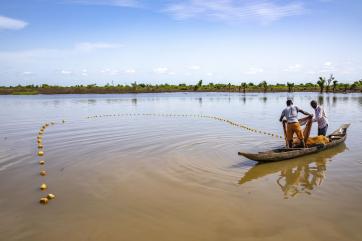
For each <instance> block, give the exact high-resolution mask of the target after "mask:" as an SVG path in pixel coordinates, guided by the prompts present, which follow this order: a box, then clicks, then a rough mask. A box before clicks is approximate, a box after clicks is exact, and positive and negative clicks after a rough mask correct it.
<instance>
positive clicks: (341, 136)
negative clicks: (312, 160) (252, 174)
mask: <svg viewBox="0 0 362 241" xmlns="http://www.w3.org/2000/svg"><path fill="white" fill-rule="evenodd" d="M349 126H350V124H343V125H341V126H340V127H339V128H338V129H337V130H336V131H334V132H333V133H332V134H330V135H328V136H327V137H328V138H329V140H330V142H329V143H328V144H322V145H316V146H313V147H309V148H278V149H274V150H271V151H265V152H259V153H247V152H239V155H242V156H245V157H246V158H248V159H251V160H254V161H257V162H275V161H283V160H288V159H293V158H296V157H300V156H305V155H309V154H313V153H317V152H320V151H324V150H326V149H330V148H333V147H335V146H337V145H339V144H341V143H344V141H345V140H346V138H347V129H348V127H349Z"/></svg>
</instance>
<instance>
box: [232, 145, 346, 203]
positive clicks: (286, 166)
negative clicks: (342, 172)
mask: <svg viewBox="0 0 362 241" xmlns="http://www.w3.org/2000/svg"><path fill="white" fill-rule="evenodd" d="M345 149H346V145H345V144H344V143H343V144H341V145H339V146H337V147H336V148H334V149H331V150H326V151H324V152H321V153H318V154H314V155H310V156H308V157H307V158H303V159H301V158H298V159H294V160H286V161H280V162H274V163H263V164H257V165H255V166H254V167H252V168H251V169H250V170H249V171H247V172H246V173H245V175H244V176H243V177H242V178H241V179H240V181H239V184H240V185H243V184H245V183H247V182H250V181H252V180H255V179H259V178H262V177H266V176H269V175H271V174H274V173H279V176H278V177H275V178H276V180H275V182H276V184H277V185H278V186H279V187H280V189H281V191H282V193H283V195H284V198H289V197H295V196H296V195H298V194H308V195H310V194H312V191H313V190H315V189H316V188H317V187H318V186H320V185H321V184H322V182H323V179H324V178H325V176H326V172H327V165H328V162H329V161H331V158H332V157H334V156H335V155H337V154H339V153H341V152H343V151H344V150H345Z"/></svg>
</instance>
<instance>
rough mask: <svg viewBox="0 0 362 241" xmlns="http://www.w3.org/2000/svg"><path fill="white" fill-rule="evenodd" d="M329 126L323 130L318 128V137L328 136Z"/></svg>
mask: <svg viewBox="0 0 362 241" xmlns="http://www.w3.org/2000/svg"><path fill="white" fill-rule="evenodd" d="M327 129H328V125H326V126H325V127H323V128H320V129H319V128H318V136H325V135H326V134H327Z"/></svg>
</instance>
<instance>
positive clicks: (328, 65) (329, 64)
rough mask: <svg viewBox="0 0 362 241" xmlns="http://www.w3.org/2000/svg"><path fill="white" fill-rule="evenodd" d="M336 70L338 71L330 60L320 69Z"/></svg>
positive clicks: (323, 71) (329, 71)
mask: <svg viewBox="0 0 362 241" xmlns="http://www.w3.org/2000/svg"><path fill="white" fill-rule="evenodd" d="M334 71H336V67H335V66H334V64H332V62H330V61H327V62H325V63H324V64H323V66H322V69H321V70H320V72H321V73H331V72H334Z"/></svg>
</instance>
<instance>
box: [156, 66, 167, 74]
mask: <svg viewBox="0 0 362 241" xmlns="http://www.w3.org/2000/svg"><path fill="white" fill-rule="evenodd" d="M153 72H155V73H157V74H166V73H167V72H168V68H167V67H158V68H156V69H153Z"/></svg>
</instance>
